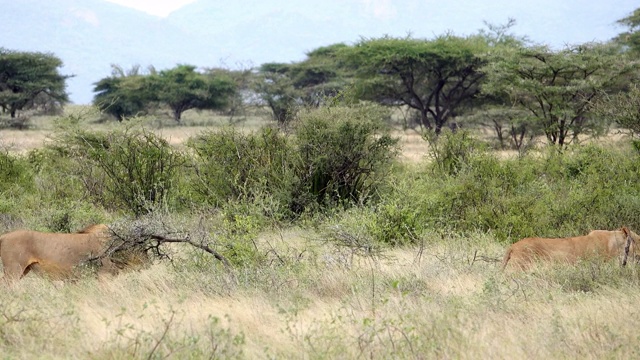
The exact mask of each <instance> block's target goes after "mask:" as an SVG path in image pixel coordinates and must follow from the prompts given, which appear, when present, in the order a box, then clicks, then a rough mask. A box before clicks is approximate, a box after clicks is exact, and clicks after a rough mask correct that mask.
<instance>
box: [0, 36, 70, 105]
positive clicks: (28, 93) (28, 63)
mask: <svg viewBox="0 0 640 360" xmlns="http://www.w3.org/2000/svg"><path fill="white" fill-rule="evenodd" d="M60 67H62V61H61V60H60V59H59V58H57V57H56V56H54V55H52V54H48V53H41V52H22V51H12V50H7V49H4V48H0V109H1V110H2V112H8V113H9V114H10V115H11V117H12V118H15V117H16V113H17V112H18V111H19V110H23V109H29V108H33V107H34V106H35V105H36V102H35V101H36V100H38V99H42V98H43V97H44V99H45V102H53V103H55V104H58V105H60V106H62V105H63V104H65V103H67V102H69V95H68V94H67V93H66V90H65V89H66V80H67V79H68V78H70V77H71V76H69V75H61V74H60V72H59V71H58V69H59V68H60Z"/></svg>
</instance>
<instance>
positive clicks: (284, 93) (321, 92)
mask: <svg viewBox="0 0 640 360" xmlns="http://www.w3.org/2000/svg"><path fill="white" fill-rule="evenodd" d="M345 47H347V45H345V44H342V43H338V44H333V45H329V46H323V47H319V48H317V49H315V50H313V51H310V52H309V53H307V58H306V59H305V60H303V61H301V62H298V63H293V64H283V63H266V64H263V65H262V66H260V68H259V69H258V71H257V74H256V75H257V76H256V77H255V80H256V81H255V86H254V90H255V92H256V93H257V94H258V96H259V97H260V99H261V100H262V101H263V102H264V103H266V105H267V106H269V108H270V109H271V111H272V112H273V118H274V120H276V121H278V122H279V123H281V124H284V123H286V122H288V121H289V120H291V119H292V118H293V117H294V115H295V114H296V113H297V109H298V108H299V107H300V106H307V107H318V106H320V105H321V104H323V103H325V101H326V100H327V99H329V98H332V97H334V96H336V95H337V94H338V93H340V91H342V90H343V89H344V88H345V86H346V85H347V84H348V83H349V78H350V76H351V75H350V73H349V72H348V69H346V68H345V67H343V66H341V60H340V57H339V55H338V54H339V52H340V50H341V49H343V48H345Z"/></svg>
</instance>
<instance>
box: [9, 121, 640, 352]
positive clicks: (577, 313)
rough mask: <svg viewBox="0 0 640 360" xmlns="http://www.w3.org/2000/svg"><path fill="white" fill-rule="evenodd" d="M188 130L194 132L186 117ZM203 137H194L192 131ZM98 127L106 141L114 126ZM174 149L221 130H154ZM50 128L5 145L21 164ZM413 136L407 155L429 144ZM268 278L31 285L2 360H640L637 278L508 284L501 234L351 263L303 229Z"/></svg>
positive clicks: (239, 272)
mask: <svg viewBox="0 0 640 360" xmlns="http://www.w3.org/2000/svg"><path fill="white" fill-rule="evenodd" d="M185 121H186V122H188V121H190V120H189V118H188V117H187V118H186V120H185ZM192 125H193V124H192ZM108 126H111V125H108V124H106V125H105V124H98V125H96V127H97V128H100V127H105V128H106V127H108ZM156 128H157V131H159V132H161V134H163V136H165V137H166V138H168V139H169V140H170V141H171V143H173V144H176V145H179V144H182V143H183V142H184V141H185V139H187V138H189V137H190V136H192V135H193V134H194V133H198V132H200V131H203V130H207V129H210V128H211V127H210V125H208V126H204V125H198V126H181V127H176V126H157V127H156ZM50 131H51V128H47V127H46V126H44V125H38V126H36V129H35V130H28V131H10V130H3V131H0V144H2V146H9V148H10V149H11V151H15V152H26V151H28V150H30V149H33V148H37V147H39V146H41V145H42V144H43V142H44V141H46V137H47V134H49V133H50ZM398 134H400V135H402V140H401V141H402V146H403V150H404V151H403V154H404V155H403V156H404V157H405V158H406V159H407V160H409V161H419V160H420V159H422V157H423V156H424V154H425V153H426V145H425V143H424V141H423V140H422V139H421V138H420V136H419V135H418V134H417V133H415V132H412V131H406V132H400V133H398ZM259 240H260V243H259V244H260V246H261V248H262V249H263V250H264V251H265V252H266V251H268V250H269V253H270V254H272V255H273V254H278V256H277V257H274V258H273V261H272V262H271V265H270V266H266V267H260V268H252V267H249V268H241V269H235V270H234V271H233V272H232V273H228V272H226V271H225V270H224V268H223V267H221V266H219V265H218V264H216V263H214V260H213V259H211V261H210V263H211V265H207V266H200V267H196V266H193V265H189V264H190V262H191V261H194V260H193V259H194V258H195V257H197V256H196V255H195V254H193V253H190V252H188V251H185V250H177V251H178V253H179V254H181V258H180V259H179V260H176V261H175V262H174V263H169V262H161V263H155V264H153V265H152V266H151V267H149V268H147V269H144V270H141V271H132V272H124V273H122V274H120V275H118V276H115V277H110V278H100V279H95V278H93V277H87V278H82V279H80V280H78V281H76V282H65V283H55V282H51V281H48V280H46V279H43V278H40V277H37V276H33V275H29V276H27V277H26V278H25V279H23V280H22V281H20V282H18V283H16V284H14V285H12V286H4V285H3V286H2V288H1V289H2V291H0V358H6V359H32V358H38V359H138V358H140V359H142V358H146V359H153V358H174V359H188V358H190V359H200V358H243V359H244V358H246V359H265V358H291V359H351V358H373V359H390V358H401V359H404V358H415V359H449V358H455V359H566V358H580V359H602V358H624V359H631V358H637V357H638V356H639V355H640V341H638V340H639V336H638V334H639V332H638V329H640V307H638V304H639V303H640V292H638V286H639V285H640V280H639V279H640V275H639V274H638V273H639V271H638V269H636V268H635V267H634V266H631V267H628V268H624V269H621V268H620V267H619V265H618V264H617V263H611V264H579V265H578V266H575V267H572V268H567V267H564V268H552V269H540V270H538V271H533V272H530V273H515V274H514V273H503V272H502V271H501V269H500V263H499V260H500V259H501V257H502V255H503V251H504V248H505V246H504V244H499V243H497V242H496V241H495V240H494V239H493V238H492V237H491V235H490V234H474V235H471V236H470V237H465V238H463V237H460V236H457V235H440V234H438V235H436V234H433V235H428V236H426V237H425V238H424V239H423V240H424V245H423V246H422V247H420V248H418V247H412V248H402V249H395V250H387V251H385V252H383V253H382V254H380V255H379V256H370V257H362V256H353V255H352V254H351V253H350V251H349V250H348V249H344V248H337V247H335V246H333V245H332V244H330V243H326V242H321V241H320V240H318V239H317V235H316V234H313V233H309V232H307V231H305V230H300V229H288V230H283V231H282V232H280V233H273V234H263V235H262V236H261V237H260V239H259Z"/></svg>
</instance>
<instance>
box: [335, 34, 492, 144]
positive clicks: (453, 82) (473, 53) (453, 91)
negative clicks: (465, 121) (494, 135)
mask: <svg viewBox="0 0 640 360" xmlns="http://www.w3.org/2000/svg"><path fill="white" fill-rule="evenodd" d="M487 49H488V44H487V41H486V40H485V39H484V38H483V37H481V36H471V37H466V38H465V37H458V36H454V35H450V34H446V35H443V36H439V37H437V38H435V39H433V40H422V39H412V38H392V37H383V38H379V39H365V40H362V41H361V42H359V43H357V44H355V45H354V46H351V47H345V48H343V49H341V50H340V55H341V56H343V57H344V59H345V64H346V66H349V67H351V68H352V69H353V70H354V71H355V73H356V76H357V80H356V82H355V89H356V97H358V98H361V99H365V100H372V101H375V102H378V103H380V104H384V105H396V106H408V107H410V108H412V109H415V110H416V111H418V113H419V114H420V125H421V126H423V127H425V128H427V129H432V130H434V131H435V133H436V134H438V133H440V130H441V129H442V127H443V126H444V125H445V124H446V123H447V121H448V120H449V119H451V118H452V117H454V116H455V114H456V111H457V110H458V109H460V108H461V106H462V105H464V104H465V103H467V102H468V101H470V100H471V99H472V98H473V97H474V96H475V95H476V94H477V93H478V91H479V85H480V81H481V79H482V78H483V77H484V74H483V73H482V72H480V71H479V69H480V67H481V66H483V65H484V54H485V53H486V51H487Z"/></svg>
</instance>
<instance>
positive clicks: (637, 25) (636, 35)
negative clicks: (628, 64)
mask: <svg viewBox="0 0 640 360" xmlns="http://www.w3.org/2000/svg"><path fill="white" fill-rule="evenodd" d="M617 22H618V24H620V25H623V26H626V27H627V28H628V30H627V31H625V32H623V33H621V34H619V35H618V36H617V37H616V38H615V40H616V41H617V42H619V43H621V44H623V45H625V46H627V47H628V48H629V49H630V50H631V51H633V52H635V53H638V52H640V31H638V30H639V29H640V8H638V9H635V10H634V11H633V12H632V13H631V14H629V16H627V17H624V18H622V19H620V20H618V21H617Z"/></svg>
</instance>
